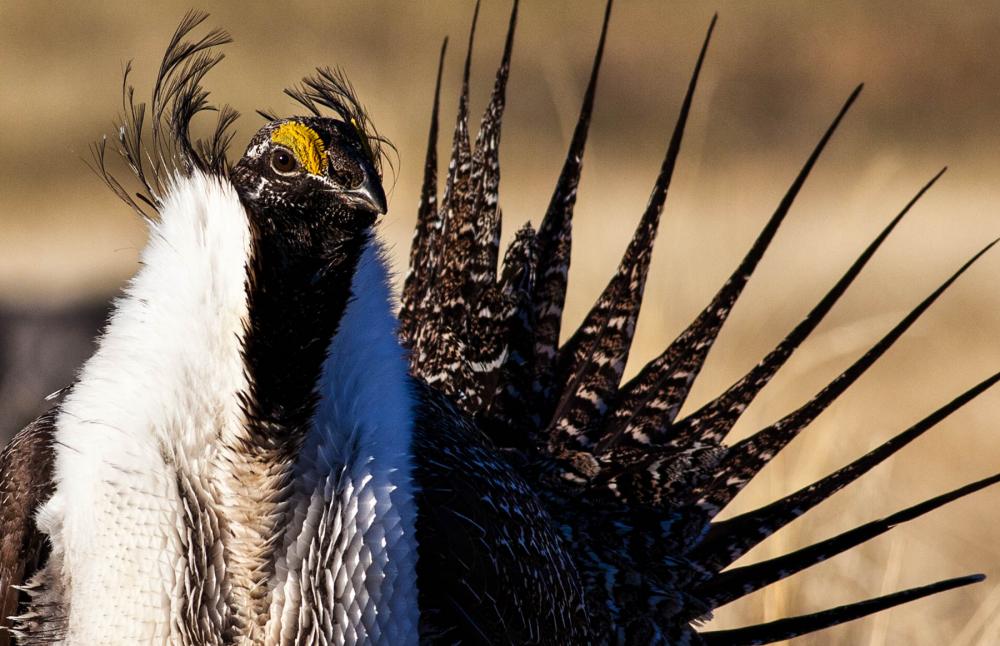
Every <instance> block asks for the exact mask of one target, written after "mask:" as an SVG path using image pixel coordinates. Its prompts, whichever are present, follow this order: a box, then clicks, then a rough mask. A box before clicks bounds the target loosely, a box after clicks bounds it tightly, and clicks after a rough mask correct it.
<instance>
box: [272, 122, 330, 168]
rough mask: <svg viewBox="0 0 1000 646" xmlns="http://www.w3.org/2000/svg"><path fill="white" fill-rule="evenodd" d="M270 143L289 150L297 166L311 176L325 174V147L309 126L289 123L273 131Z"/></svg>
mask: <svg viewBox="0 0 1000 646" xmlns="http://www.w3.org/2000/svg"><path fill="white" fill-rule="evenodd" d="M271 141H272V142H274V143H276V144H280V145H282V146H284V147H286V148H288V149H289V150H291V151H292V154H293V155H295V158H296V159H297V160H298V162H299V164H301V165H302V167H303V168H305V169H306V170H307V171H309V172H310V173H312V174H313V175H321V174H324V173H326V165H327V159H326V146H324V145H323V140H322V139H320V137H319V135H318V134H316V131H315V130H313V129H312V128H310V127H309V126H307V125H305V124H303V123H299V122H298V121H289V122H288V123H284V124H282V125H281V126H280V127H279V128H278V129H277V130H275V131H274V133H273V134H272V135H271Z"/></svg>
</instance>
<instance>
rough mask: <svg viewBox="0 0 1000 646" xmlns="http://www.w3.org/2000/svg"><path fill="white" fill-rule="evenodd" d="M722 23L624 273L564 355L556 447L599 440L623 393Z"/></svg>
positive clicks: (552, 429) (553, 433) (553, 428)
mask: <svg viewBox="0 0 1000 646" xmlns="http://www.w3.org/2000/svg"><path fill="white" fill-rule="evenodd" d="M716 20H717V17H713V18H712V22H711V24H710V25H709V27H708V32H707V33H706V35H705V40H704V43H703V44H702V48H701V52H700V53H699V54H698V60H697V62H696V63H695V68H694V72H693V73H692V75H691V81H690V83H689V85H688V89H687V93H686V94H685V96H684V101H683V103H682V104H681V110H680V114H679V116H678V118H677V124H676V126H675V127H674V131H673V134H672V135H671V137H670V144H669V146H668V148H667V153H666V156H665V158H664V160H663V165H662V167H661V168H660V174H659V176H658V177H657V179H656V183H655V185H654V187H653V192H652V195H651V196H650V198H649V204H648V206H647V207H646V211H645V213H644V214H643V216H642V219H641V220H640V222H639V226H638V228H637V229H636V232H635V235H634V236H633V238H632V241H631V242H630V243H629V246H628V249H627V250H626V251H625V257H624V258H623V259H622V262H621V265H620V266H619V268H618V272H617V273H616V274H615V276H614V277H613V278H612V279H611V282H609V283H608V286H607V287H606V288H605V290H604V293H602V294H601V296H600V298H599V299H598V301H597V303H596V304H595V305H594V307H593V308H592V309H591V310H590V313H589V314H588V315H587V317H586V319H585V320H584V322H583V323H582V324H581V326H580V328H579V330H578V331H577V332H576V334H574V335H573V337H572V338H571V339H570V340H569V341H568V342H567V343H566V345H565V346H563V348H562V349H561V350H560V352H559V364H560V366H561V368H560V370H559V373H560V374H561V375H563V377H562V378H561V381H562V383H563V384H564V386H563V388H562V395H561V397H560V400H559V402H558V404H557V405H556V409H555V412H554V415H553V418H552V421H551V422H550V424H549V434H550V437H551V438H552V440H551V444H552V446H554V447H559V448H562V447H575V448H587V447H588V446H590V445H591V444H592V443H593V440H594V439H595V433H596V429H595V428H594V426H595V424H596V422H599V421H600V420H601V419H602V418H603V416H604V413H605V412H606V410H607V407H608V406H609V404H610V403H611V402H610V399H611V397H613V396H614V394H615V392H616V391H617V389H618V385H619V383H620V381H621V375H622V372H623V371H624V369H625V362H626V361H627V359H628V354H629V350H630V348H631V344H632V337H633V335H634V333H635V322H636V319H637V317H638V315H639V307H640V305H641V303H642V293H643V289H644V287H645V282H646V273H647V270H648V269H649V260H650V255H651V253H652V247H653V239H654V238H655V236H656V230H657V227H658V225H659V222H660V213H661V212H662V211H663V205H664V203H665V202H666V197H667V190H668V188H669V187H670V180H671V178H672V176H673V171H674V167H675V166H676V163H677V157H678V155H679V154H680V148H681V141H682V140H683V136H684V127H685V126H686V125H687V119H688V115H689V114H690V111H691V102H692V100H693V98H694V91H695V88H696V87H697V84H698V76H699V74H700V72H701V67H702V64H703V63H704V61H705V54H706V52H707V51H708V44H709V42H710V40H711V37H712V31H713V30H714V29H715V23H716ZM557 450H558V449H557Z"/></svg>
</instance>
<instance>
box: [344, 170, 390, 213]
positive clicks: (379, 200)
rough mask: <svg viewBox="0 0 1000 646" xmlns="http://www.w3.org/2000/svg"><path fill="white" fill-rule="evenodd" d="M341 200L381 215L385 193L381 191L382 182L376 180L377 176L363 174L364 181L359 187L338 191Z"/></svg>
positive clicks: (383, 210)
mask: <svg viewBox="0 0 1000 646" xmlns="http://www.w3.org/2000/svg"><path fill="white" fill-rule="evenodd" d="M337 192H338V193H340V196H341V198H342V199H343V200H344V201H345V202H346V203H348V204H350V205H351V206H355V207H358V208H361V209H364V210H366V211H371V212H372V213H374V214H376V215H383V214H384V213H385V212H386V210H387V206H386V202H385V191H384V190H383V189H382V182H381V181H379V179H378V174H374V175H369V174H367V173H366V174H365V180H364V181H363V182H361V184H360V185H358V186H355V187H353V188H349V189H343V188H341V189H338V190H337Z"/></svg>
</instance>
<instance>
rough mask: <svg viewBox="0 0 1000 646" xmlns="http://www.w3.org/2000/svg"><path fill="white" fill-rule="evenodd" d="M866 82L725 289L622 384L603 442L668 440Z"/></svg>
mask: <svg viewBox="0 0 1000 646" xmlns="http://www.w3.org/2000/svg"><path fill="white" fill-rule="evenodd" d="M862 87H863V86H862V85H859V86H858V87H857V88H856V89H855V90H854V92H852V93H851V95H850V97H848V99H847V101H846V102H845V103H844V106H843V107H842V108H841V109H840V112H839V113H837V116H836V117H835V118H834V120H833V123H832V124H831V125H830V126H829V128H827V130H826V132H825V133H824V134H823V136H822V138H820V140H819V143H818V144H816V147H815V148H814V149H813V151H812V153H811V154H810V155H809V158H808V159H807V160H806V163H805V164H804V165H803V167H802V170H800V171H799V174H798V176H797V177H796V178H795V180H794V181H793V182H792V185H791V186H790V187H789V189H788V191H787V192H786V193H785V196H784V197H783V198H782V200H781V202H780V203H779V205H778V208H777V209H776V210H775V211H774V214H773V215H772V216H771V219H770V220H769V221H768V223H767V225H766V226H765V227H764V229H763V230H762V231H761V233H760V235H759V236H758V237H757V240H756V241H754V244H753V246H752V247H751V248H750V251H748V252H747V254H746V256H745V257H744V258H743V261H742V262H741V263H740V265H739V266H738V267H737V268H736V270H735V271H734V272H733V274H732V275H731V276H730V277H729V279H728V280H727V281H726V283H725V284H724V285H723V286H722V289H720V290H719V292H718V293H717V294H716V295H715V297H714V298H713V299H712V301H711V302H710V303H709V304H708V306H707V307H706V308H705V309H704V310H702V312H701V314H699V315H698V317H697V318H696V319H695V320H694V321H693V322H692V323H691V325H690V326H688V328H687V329H686V330H685V331H684V332H682V333H681V335H680V336H679V337H677V339H676V340H675V341H674V342H673V343H671V344H670V347H668V348H667V349H666V350H665V351H664V352H663V354H661V355H660V356H659V357H657V358H656V359H654V360H653V361H651V362H650V363H649V364H647V365H646V367H645V368H643V369H642V371H640V373H639V374H638V375H636V376H635V377H634V378H633V379H632V380H631V381H630V382H629V383H627V384H626V385H625V386H623V387H622V391H621V395H620V401H621V403H620V404H619V405H618V407H617V408H616V409H615V412H614V414H613V416H612V418H611V422H610V424H609V429H608V432H607V435H606V436H605V439H604V440H603V441H602V448H604V449H607V448H610V447H611V446H613V445H614V444H615V443H617V442H618V441H620V440H621V438H622V437H624V436H625V435H628V436H629V437H631V438H632V439H634V440H635V441H636V442H638V443H641V444H648V443H652V444H660V443H662V442H663V441H664V440H665V437H664V435H665V433H666V432H667V429H668V428H669V426H670V424H671V423H672V422H673V420H674V418H675V417H676V416H677V412H678V411H679V410H680V408H681V406H682V405H683V404H684V401H685V400H686V399H687V395H688V393H689V392H690V390H691V385H692V384H693V383H694V380H695V378H696V377H697V376H698V373H699V372H700V371H701V367H702V364H703V363H704V362H705V358H706V357H707V356H708V352H709V350H710V349H711V348H712V344H713V343H714V342H715V338H716V337H717V336H718V334H719V330H720V329H721V328H722V324H723V323H725V321H726V319H727V318H728V316H729V312H730V311H731V310H732V307H733V305H734V304H735V303H736V299H737V298H739V296H740V294H741V293H742V292H743V288H744V287H745V286H746V284H747V281H748V280H749V279H750V276H751V275H752V274H753V271H754V269H756V268H757V264H758V263H759V262H760V259H761V258H762V257H763V255H764V252H765V251H766V250H767V247H768V246H769V245H770V243H771V240H772V239H773V238H774V236H775V234H776V233H777V232H778V227H780V226H781V223H782V222H783V221H784V219H785V216H786V215H787V214H788V211H789V210H790V209H791V207H792V203H793V202H794V201H795V198H796V196H797V195H798V193H799V191H800V190H801V188H802V186H803V184H804V183H805V181H806V178H808V177H809V173H810V171H812V169H813V166H815V164H816V162H817V160H818V159H819V157H820V155H821V154H822V152H823V149H824V148H825V147H826V144H827V142H829V141H830V138H831V137H832V136H833V133H834V132H835V131H836V130H837V126H838V125H840V122H841V120H842V119H843V118H844V116H845V115H846V114H847V111H848V110H850V108H851V106H852V105H853V104H854V101H855V100H856V99H857V98H858V95H859V94H860V93H861V89H862Z"/></svg>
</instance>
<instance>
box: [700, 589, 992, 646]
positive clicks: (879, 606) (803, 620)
mask: <svg viewBox="0 0 1000 646" xmlns="http://www.w3.org/2000/svg"><path fill="white" fill-rule="evenodd" d="M985 578H986V577H985V576H984V575H982V574H971V575H969V576H963V577H958V578H954V579H948V580H946V581H938V582H937V583H932V584H930V585H925V586H922V587H919V588H910V589H909V590H903V591H901V592H895V593H893V594H887V595H885V596H881V597H876V598H874V599H868V600H867V601H859V602H858V603H852V604H849V605H845V606H840V607H838V608H832V609H830V610H824V611H822V612H817V613H813V614H810V615H802V616H799V617H790V618H788V619H779V620H778V621H772V622H769V623H766V624H758V625H756V626H748V627H746V628H736V629H733V630H713V631H706V632H703V633H701V638H702V640H703V641H704V643H705V645H706V646H750V645H752V644H771V643H773V642H776V641H781V640H785V639H792V638H793V637H798V636H800V635H805V634H807V633H811V632H815V631H817V630H822V629H824V628H829V627H831V626H836V625H838V624H842V623H846V622H848V621H853V620H855V619H860V618H861V617H866V616H868V615H871V614H874V613H876V612H881V611H883V610H886V609H888V608H892V607H894V606H898V605H901V604H904V603H909V602H910V601H915V600H917V599H922V598H923V597H928V596H930V595H932V594H937V593H939V592H945V591H947V590H953V589H955V588H960V587H962V586H966V585H971V584H973V583H979V582H980V581H982V580H984V579H985Z"/></svg>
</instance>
